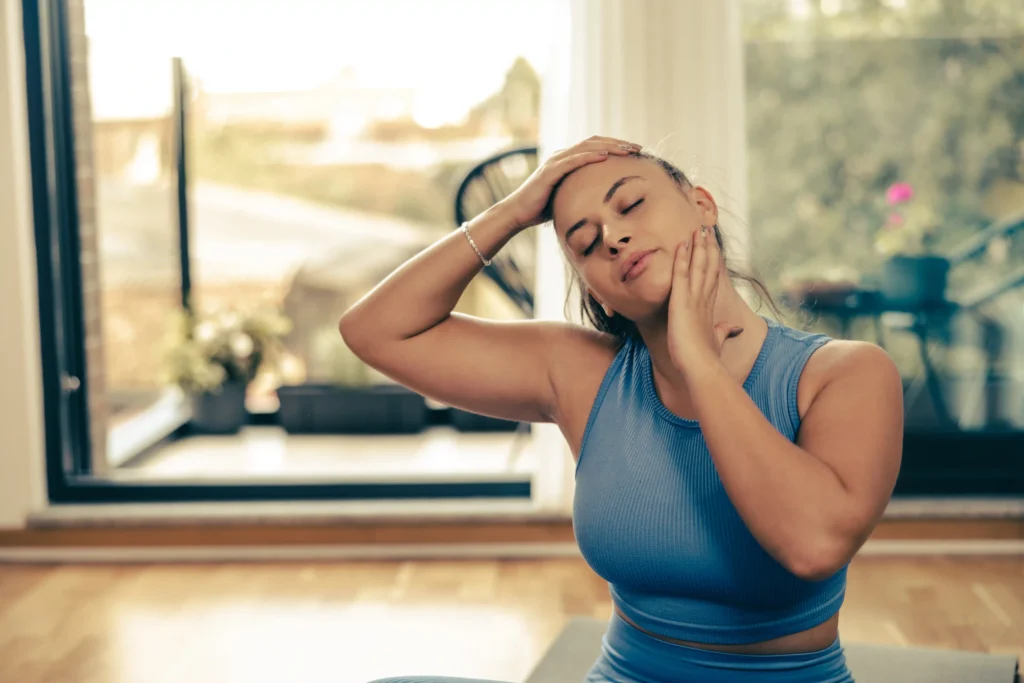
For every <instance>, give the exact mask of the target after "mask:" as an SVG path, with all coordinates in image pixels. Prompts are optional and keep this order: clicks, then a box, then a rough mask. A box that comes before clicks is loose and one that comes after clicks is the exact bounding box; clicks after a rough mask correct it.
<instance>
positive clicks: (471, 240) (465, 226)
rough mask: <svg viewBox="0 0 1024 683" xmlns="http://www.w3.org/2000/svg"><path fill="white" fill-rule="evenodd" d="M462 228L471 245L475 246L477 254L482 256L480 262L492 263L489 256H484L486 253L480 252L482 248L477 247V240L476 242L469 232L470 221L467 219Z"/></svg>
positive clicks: (487, 264)
mask: <svg viewBox="0 0 1024 683" xmlns="http://www.w3.org/2000/svg"><path fill="white" fill-rule="evenodd" d="M461 229H462V232H463V234H464V235H465V236H466V239H467V240H469V246H471V247H473V251H475V252H476V255H477V256H479V257H480V262H481V263H483V264H484V265H485V266H489V265H491V260H490V259H487V258H484V255H483V254H482V253H480V249H478V248H477V246H476V242H474V241H473V238H472V237H471V236H470V234H469V221H466V222H465V223H463V224H462V227H461Z"/></svg>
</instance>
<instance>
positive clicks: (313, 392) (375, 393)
mask: <svg viewBox="0 0 1024 683" xmlns="http://www.w3.org/2000/svg"><path fill="white" fill-rule="evenodd" d="M277 397H278V399H279V400H280V402H281V408H280V411H279V413H278V421H279V423H280V425H281V426H282V427H283V428H284V429H285V431H287V432H288V433H289V434H415V433H417V432H420V431H422V430H423V427H424V426H425V424H426V421H427V406H426V403H425V402H424V399H423V397H422V396H420V395H419V394H417V393H415V392H413V391H410V390H409V389H406V388H405V387H402V386H397V385H395V386H392V385H381V386H373V387H365V388H350V387H341V386H335V385H331V384H301V385H298V386H285V387H281V388H279V389H278V390H277Z"/></svg>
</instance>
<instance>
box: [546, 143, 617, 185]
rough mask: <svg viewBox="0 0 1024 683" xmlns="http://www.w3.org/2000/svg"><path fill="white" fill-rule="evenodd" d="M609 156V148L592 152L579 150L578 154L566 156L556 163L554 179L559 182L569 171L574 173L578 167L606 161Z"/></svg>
mask: <svg viewBox="0 0 1024 683" xmlns="http://www.w3.org/2000/svg"><path fill="white" fill-rule="evenodd" d="M607 158H608V150H604V149H600V150H596V151H591V152H579V153H578V154H572V155H570V156H567V157H565V158H564V159H562V160H560V161H558V162H557V163H555V164H554V165H553V166H552V167H551V169H552V181H553V182H558V181H559V180H561V179H562V178H564V177H565V176H566V175H568V174H569V173H572V172H573V171H575V170H576V169H577V168H582V167H583V166H586V165H587V164H594V163H597V162H599V161H604V160H605V159H607Z"/></svg>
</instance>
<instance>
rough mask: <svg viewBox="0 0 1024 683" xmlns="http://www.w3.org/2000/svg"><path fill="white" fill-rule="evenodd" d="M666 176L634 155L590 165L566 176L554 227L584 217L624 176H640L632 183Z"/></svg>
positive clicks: (557, 198)
mask: <svg viewBox="0 0 1024 683" xmlns="http://www.w3.org/2000/svg"><path fill="white" fill-rule="evenodd" d="M663 175H665V174H663V173H658V168H657V166H655V165H654V164H652V163H651V162H649V161H647V160H645V159H641V158H638V157H634V156H628V157H610V158H609V159H608V160H607V161H602V162H598V163H595V164H587V165H586V166H584V167H582V168H580V169H578V170H576V171H573V172H572V173H570V174H569V175H568V176H566V178H565V180H564V181H563V182H562V184H561V186H560V187H559V189H558V194H556V195H555V203H554V205H553V206H552V210H553V212H554V219H555V228H556V229H557V230H559V231H563V230H567V229H568V228H569V226H571V225H572V224H573V223H575V222H576V221H578V220H580V219H581V218H583V217H584V213H586V212H587V211H592V210H593V209H595V208H597V207H598V206H600V205H601V203H602V202H603V201H604V197H605V195H606V194H607V193H608V189H609V188H610V187H611V186H612V185H614V184H615V182H616V181H617V180H619V178H622V177H623V176H639V177H640V178H641V180H640V181H633V182H647V183H650V182H657V179H658V177H659V176H663ZM630 184H632V183H630ZM625 187H629V185H626V186H625ZM623 190H625V188H623ZM623 190H620V192H622V191H623ZM576 214H580V215H576Z"/></svg>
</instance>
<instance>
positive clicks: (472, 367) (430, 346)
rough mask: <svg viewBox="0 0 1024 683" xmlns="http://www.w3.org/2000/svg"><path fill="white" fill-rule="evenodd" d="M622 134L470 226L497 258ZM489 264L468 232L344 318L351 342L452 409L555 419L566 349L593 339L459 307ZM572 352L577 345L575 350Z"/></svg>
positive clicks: (564, 160) (556, 168)
mask: <svg viewBox="0 0 1024 683" xmlns="http://www.w3.org/2000/svg"><path fill="white" fill-rule="evenodd" d="M620 144H623V143H622V141H620V140H609V139H607V138H592V139H591V140H587V141H585V142H583V143H580V144H579V145H577V146H575V147H572V148H570V149H568V150H565V151H564V152H560V153H556V154H555V155H554V156H553V157H552V158H551V159H550V160H548V161H547V162H546V163H545V164H544V165H542V166H541V168H539V169H538V170H537V171H536V172H535V173H534V174H533V175H532V176H531V177H530V178H529V179H527V181H526V182H525V183H524V184H523V186H522V187H521V188H519V189H518V190H517V191H516V192H515V193H513V194H512V195H511V196H510V197H509V198H508V199H506V200H504V201H503V202H501V203H500V204H498V205H496V206H494V207H492V208H491V209H489V210H488V211H487V212H485V213H484V214H481V215H480V216H478V217H477V218H476V219H474V220H473V221H471V222H470V224H469V234H470V235H471V236H472V238H473V241H474V242H475V243H476V245H477V247H478V248H479V249H480V251H481V252H482V253H483V254H484V256H486V257H488V258H490V257H491V256H493V255H494V254H496V253H497V252H498V251H499V250H500V249H501V247H502V246H504V245H505V244H506V243H507V242H508V241H509V239H511V238H512V236H513V235H515V234H516V233H517V232H519V231H521V230H524V229H526V228H528V227H531V226H533V225H536V224H538V223H540V222H542V215H541V214H542V212H543V209H544V207H545V206H546V205H547V200H548V198H549V197H550V194H551V189H552V188H553V187H554V185H555V184H556V183H557V182H558V181H559V180H561V178H563V177H564V176H565V175H566V174H567V173H570V172H572V171H573V170H575V169H576V168H579V167H581V166H583V165H585V164H588V163H599V162H600V161H602V160H603V159H605V158H607V155H608V154H629V153H632V152H634V151H637V150H639V146H634V148H633V149H628V150H626V149H621V148H619V145H620ZM481 267H482V264H481V262H480V259H479V257H478V256H477V254H476V252H475V251H474V250H473V248H472V247H471V246H470V244H469V241H468V240H467V239H466V236H465V235H464V234H463V233H462V231H461V230H457V231H455V232H453V233H452V234H450V235H448V236H446V237H444V238H442V239H440V240H438V241H437V242H436V243H434V244H433V245H431V246H430V247H428V248H427V249H426V250H424V251H423V252H421V253H420V254H418V255H416V256H414V257H413V258H412V259H410V260H409V261H407V262H406V263H405V264H403V265H402V266H401V267H399V268H398V270H396V271H395V272H393V273H392V274H391V275H389V276H388V277H387V278H386V279H385V280H384V281H383V282H381V283H380V284H379V285H378V286H377V287H375V288H374V289H373V290H372V291H371V292H370V293H369V294H367V295H366V296H365V297H363V298H362V299H361V300H360V301H358V302H357V303H356V304H355V305H354V306H353V307H352V308H351V309H349V310H348V311H347V312H346V313H345V315H344V316H342V319H341V322H340V325H339V328H340V330H341V334H342V337H343V338H344V340H345V343H346V344H348V346H349V348H351V349H352V351H353V352H354V353H355V354H356V355H358V356H359V357H360V358H362V359H363V360H364V361H365V362H366V363H368V364H369V365H371V366H373V367H374V368H376V369H377V370H379V371H380V372H382V373H384V374H385V375H388V376H389V377H391V378H392V379H394V380H395V381H397V382H399V383H401V384H403V385H405V386H407V387H409V388H411V389H413V390H414V391H418V392H419V393H422V394H423V395H425V396H429V397H430V398H433V399H436V400H438V401H441V402H443V403H446V404H448V405H453V406H456V407H459V408H464V409H466V410H471V411H474V412H478V413H483V414H487V415H492V416H495V417H503V418H506V419H513V420H523V421H531V422H548V421H551V420H552V415H553V413H554V407H555V406H554V399H555V394H554V389H553V386H552V381H551V370H552V368H553V367H554V364H555V363H557V358H558V354H559V353H565V352H567V351H568V350H569V349H571V347H572V345H574V344H578V343H582V342H584V341H585V340H586V339H588V335H587V334H586V333H583V332H582V331H581V330H580V329H579V328H578V327H577V326H574V325H571V324H568V323H558V322H549V321H522V322H497V321H488V320H484V319H480V318H475V317H472V316H466V315H460V314H456V313H453V312H452V309H454V308H455V305H456V303H457V302H458V300H459V297H460V296H461V295H462V293H463V291H464V290H465V289H466V287H467V286H468V285H469V283H470V281H471V280H472V279H473V277H474V276H475V275H476V274H477V273H478V272H479V271H480V268H481ZM568 352H571V351H568Z"/></svg>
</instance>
